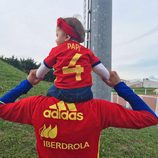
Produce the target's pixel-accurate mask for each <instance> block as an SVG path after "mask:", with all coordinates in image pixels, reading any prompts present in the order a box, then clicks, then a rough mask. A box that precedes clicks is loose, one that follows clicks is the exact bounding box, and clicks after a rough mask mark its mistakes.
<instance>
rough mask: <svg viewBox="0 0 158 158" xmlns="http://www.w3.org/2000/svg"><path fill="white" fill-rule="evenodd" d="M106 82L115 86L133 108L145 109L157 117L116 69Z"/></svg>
mask: <svg viewBox="0 0 158 158" xmlns="http://www.w3.org/2000/svg"><path fill="white" fill-rule="evenodd" d="M106 84H108V85H109V86H110V87H114V89H115V91H116V92H117V93H118V95H119V96H121V97H122V98H124V99H125V100H126V101H128V102H129V103H130V105H131V107H132V109H133V110H145V111H148V112H150V113H151V114H152V115H154V116H155V117H157V116H156V114H155V113H154V112H153V111H152V109H151V108H150V107H149V106H148V105H147V104H146V103H145V102H144V101H143V100H142V99H141V98H140V97H139V96H138V95H137V94H135V93H134V92H133V91H132V90H131V88H129V87H128V86H127V85H126V84H125V83H123V82H121V80H120V77H119V76H118V74H117V73H116V72H115V71H112V72H111V73H110V80H109V81H106ZM157 118H158V117H157Z"/></svg>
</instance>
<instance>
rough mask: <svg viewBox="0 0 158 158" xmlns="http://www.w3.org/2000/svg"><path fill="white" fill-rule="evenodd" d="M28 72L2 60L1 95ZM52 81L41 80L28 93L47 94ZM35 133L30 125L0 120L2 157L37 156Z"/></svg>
mask: <svg viewBox="0 0 158 158" xmlns="http://www.w3.org/2000/svg"><path fill="white" fill-rule="evenodd" d="M26 76H27V75H26V74H25V73H23V72H21V71H20V70H18V69H16V68H14V67H12V66H10V65H8V64H6V63H4V62H2V61H1V60H0V96H1V95H3V94H4V93H5V92H6V91H8V90H10V89H11V88H13V87H14V86H16V85H17V84H18V83H19V82H20V81H21V80H23V79H26ZM50 85H51V83H47V82H41V83H40V84H39V85H37V86H35V87H34V88H33V89H32V90H31V91H30V92H29V93H28V94H27V95H23V96H22V97H27V96H30V95H40V94H46V91H47V89H48V87H49V86H50ZM35 157H37V156H36V149H35V135H34V130H33V128H32V127H31V126H29V125H21V124H16V123H11V122H8V121H3V120H0V158H35Z"/></svg>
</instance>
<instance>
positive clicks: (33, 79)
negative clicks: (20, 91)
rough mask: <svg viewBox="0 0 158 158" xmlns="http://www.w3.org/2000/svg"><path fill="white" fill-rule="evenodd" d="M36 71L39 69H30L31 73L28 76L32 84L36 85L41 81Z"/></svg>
mask: <svg viewBox="0 0 158 158" xmlns="http://www.w3.org/2000/svg"><path fill="white" fill-rule="evenodd" d="M36 71H37V69H33V70H30V73H29V75H28V76H27V80H28V81H29V82H30V83H31V84H32V85H36V84H38V83H39V82H40V81H41V79H38V78H36Z"/></svg>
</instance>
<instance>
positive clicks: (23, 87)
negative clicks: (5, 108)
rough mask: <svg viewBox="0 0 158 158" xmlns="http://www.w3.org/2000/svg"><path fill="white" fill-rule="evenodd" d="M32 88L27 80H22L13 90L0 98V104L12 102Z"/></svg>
mask: <svg viewBox="0 0 158 158" xmlns="http://www.w3.org/2000/svg"><path fill="white" fill-rule="evenodd" d="M32 87H33V86H32V84H31V83H30V82H29V81H28V80H23V81H22V82H20V84H19V85H17V86H16V87H15V88H13V89H12V90H10V91H9V92H7V93H6V94H4V95H3V96H2V97H1V98H0V101H1V103H11V102H14V101H15V100H16V99H17V98H18V97H20V96H21V95H22V94H26V93H27V92H28V91H29V90H30V89H31V88H32Z"/></svg>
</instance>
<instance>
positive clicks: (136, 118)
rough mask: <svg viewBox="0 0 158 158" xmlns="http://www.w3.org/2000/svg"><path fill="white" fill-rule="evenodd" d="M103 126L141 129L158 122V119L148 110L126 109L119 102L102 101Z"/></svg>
mask: <svg viewBox="0 0 158 158" xmlns="http://www.w3.org/2000/svg"><path fill="white" fill-rule="evenodd" d="M101 104H102V105H101V109H100V111H101V120H102V122H101V127H102V129H104V128H107V127H118V128H132V129H140V128H145V127H148V126H152V125H156V124H158V119H157V118H156V117H155V116H153V115H152V114H151V113H150V112H148V111H146V110H141V111H134V110H130V109H125V108H124V107H122V106H121V105H119V104H116V103H111V102H106V103H101Z"/></svg>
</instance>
